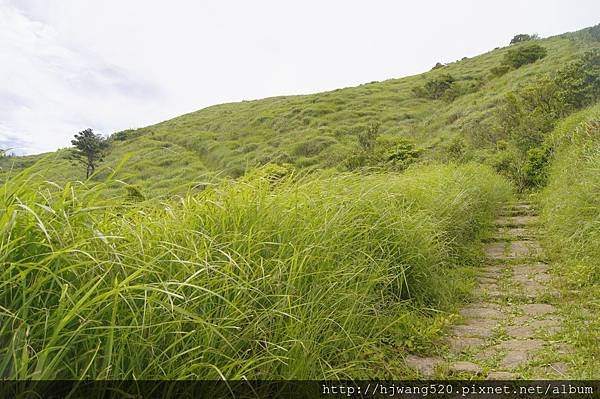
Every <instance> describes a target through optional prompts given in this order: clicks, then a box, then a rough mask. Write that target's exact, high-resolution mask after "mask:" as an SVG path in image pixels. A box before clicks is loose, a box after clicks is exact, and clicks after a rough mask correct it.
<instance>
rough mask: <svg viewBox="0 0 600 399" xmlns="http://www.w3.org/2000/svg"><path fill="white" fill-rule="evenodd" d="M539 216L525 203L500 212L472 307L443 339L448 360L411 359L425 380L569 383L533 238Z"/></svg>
mask: <svg viewBox="0 0 600 399" xmlns="http://www.w3.org/2000/svg"><path fill="white" fill-rule="evenodd" d="M536 223H537V216H536V215H535V211H534V210H533V208H532V207H531V206H530V205H529V204H528V203H518V204H515V205H512V206H507V207H506V208H504V209H503V212H502V216H501V217H500V218H499V219H497V221H496V225H497V227H498V229H497V233H496V236H495V237H494V239H493V240H492V242H489V243H488V244H487V246H486V257H487V260H486V263H485V266H484V267H483V268H482V269H481V271H480V273H479V275H478V277H477V279H478V286H477V288H476V290H475V292H474V299H473V302H472V303H470V304H468V305H467V306H466V307H465V308H463V309H462V310H461V311H460V315H459V322H458V323H457V324H455V325H454V326H453V327H452V328H451V329H450V332H449V334H448V336H447V337H446V342H445V343H446V344H447V346H448V351H447V353H446V354H445V355H444V356H439V357H419V356H408V357H407V358H406V363H407V365H408V366H409V367H412V368H414V369H415V370H416V371H417V372H418V374H419V377H421V378H446V377H451V378H486V379H504V380H507V379H509V380H510V379H519V378H527V379H546V378H550V379H566V378H568V376H569V364H568V359H569V354H570V352H572V348H570V347H569V346H568V345H567V344H565V343H563V342H560V337H559V334H557V333H559V332H560V328H561V324H562V321H563V320H562V318H561V317H560V316H559V315H558V314H557V309H556V308H555V306H554V303H555V302H556V301H557V299H558V296H559V292H558V290H556V289H553V288H552V286H551V280H552V278H551V275H550V274H549V272H548V265H547V264H545V263H544V257H543V253H542V249H541V247H540V245H539V243H538V242H537V241H536V236H535V231H536V229H535V225H536Z"/></svg>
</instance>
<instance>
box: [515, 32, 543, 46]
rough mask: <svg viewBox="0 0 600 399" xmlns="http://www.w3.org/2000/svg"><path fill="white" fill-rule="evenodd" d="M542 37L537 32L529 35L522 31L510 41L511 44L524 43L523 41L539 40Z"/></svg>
mask: <svg viewBox="0 0 600 399" xmlns="http://www.w3.org/2000/svg"><path fill="white" fill-rule="evenodd" d="M539 38H540V37H539V36H538V35H537V33H534V34H533V35H528V34H526V33H520V34H518V35H515V36H514V37H513V38H512V40H511V41H510V44H517V43H522V42H528V41H530V40H537V39H539Z"/></svg>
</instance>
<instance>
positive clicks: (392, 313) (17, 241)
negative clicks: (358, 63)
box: [0, 25, 600, 379]
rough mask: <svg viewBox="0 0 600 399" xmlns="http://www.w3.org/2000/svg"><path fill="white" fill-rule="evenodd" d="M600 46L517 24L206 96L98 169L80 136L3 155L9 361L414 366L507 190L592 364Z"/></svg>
mask: <svg viewBox="0 0 600 399" xmlns="http://www.w3.org/2000/svg"><path fill="white" fill-rule="evenodd" d="M599 48H600V25H598V26H596V27H593V28H588V29H585V30H582V31H579V32H575V33H568V34H564V35H559V36H555V37H551V38H547V39H537V38H536V36H535V35H533V36H530V35H520V37H519V39H518V40H516V43H514V44H512V45H510V46H508V47H505V48H500V49H496V50H494V51H491V52H489V53H486V54H483V55H480V56H478V57H474V58H471V59H463V60H461V61H457V62H454V63H451V64H448V65H442V64H439V65H436V66H435V67H434V69H432V70H431V71H429V72H427V73H425V74H422V75H418V76H411V77H407V78H402V79H394V80H389V81H385V82H374V83H369V84H365V85H361V86H359V87H355V88H346V89H340V90H335V91H332V92H327V93H320V94H314V95H306V96H286V97H277V98H270V99H264V100H257V101H248V102H242V103H236V104H223V105H218V106H214V107H209V108H207V109H204V110H201V111H198V112H194V113H191V114H187V115H183V116H181V117H178V118H175V119H173V120H170V121H166V122H163V123H159V124H157V125H154V126H149V127H145V128H141V129H136V130H129V131H124V132H118V133H115V134H113V135H112V137H111V138H110V140H109V143H110V146H111V152H110V155H109V156H108V158H107V159H106V161H105V163H104V166H103V167H101V170H98V171H96V173H95V174H94V175H93V176H92V177H91V178H89V179H87V180H86V179H85V173H86V170H85V169H83V168H81V167H80V166H77V167H76V166H73V165H71V161H69V157H70V155H72V150H70V149H62V150H59V151H57V152H55V153H51V154H44V155H38V156H29V157H5V158H3V159H1V160H0V165H1V166H2V168H3V169H2V172H1V175H0V176H1V179H2V182H1V184H0V259H1V263H0V265H1V269H0V273H1V276H0V376H2V377H3V378H10V379H53V378H67V379H69V378H74V379H79V378H99V379H124V378H130V379H164V378H170V379H186V378H190V379H198V378H212V379H219V378H229V379H244V378H247V379H278V378H281V379H347V378H390V379H393V378H416V377H419V375H418V374H417V373H416V372H415V371H414V370H412V369H409V368H408V367H406V365H405V362H404V361H405V357H406V355H407V354H409V353H411V354H420V355H423V356H429V355H432V354H438V353H439V352H440V351H441V350H444V349H443V348H442V346H443V345H441V344H440V342H441V341H440V337H441V336H442V335H443V334H444V332H445V331H446V328H447V326H448V325H449V324H451V323H452V322H453V317H454V316H453V315H455V314H456V310H457V308H458V307H459V306H460V305H461V304H463V303H464V302H466V301H468V300H469V299H470V298H471V296H470V295H471V289H472V288H473V285H474V281H475V278H474V277H475V274H476V271H477V268H478V267H479V266H481V264H482V262H483V256H482V245H481V243H482V241H484V240H486V239H488V240H489V239H491V238H490V236H489V234H490V230H491V228H492V226H493V221H494V219H495V217H496V215H497V213H498V209H499V208H500V207H502V206H504V208H505V209H510V204H511V203H513V201H514V193H515V192H520V194H521V195H525V194H532V195H531V196H530V198H534V199H535V200H536V201H537V203H536V205H539V206H540V207H541V209H542V213H543V215H544V216H543V220H544V224H543V226H541V228H542V229H543V230H544V231H545V232H546V233H547V234H546V236H545V240H546V242H545V245H546V247H547V248H548V250H547V251H548V253H549V254H550V256H551V261H552V269H553V272H554V273H555V274H556V275H557V276H560V277H561V279H560V284H563V285H564V287H562V288H563V291H564V295H565V296H564V298H565V301H564V308H565V309H562V310H563V311H564V312H565V314H566V316H565V317H568V318H569V323H571V328H570V330H568V331H567V333H568V334H569V337H570V338H569V340H570V342H572V343H573V344H574V345H575V346H576V347H577V350H578V351H580V353H581V359H582V360H581V364H580V365H578V367H580V369H585V370H588V371H587V375H588V376H590V377H592V378H597V377H598V374H597V372H596V371H595V369H594V368H593V364H594V362H595V363H597V362H596V360H597V359H598V357H599V356H600V353H598V346H597V340H598V338H599V337H598V335H597V331H598V328H597V327H600V325H599V324H598V320H599V319H598V314H600V309H599V307H600V298H599V297H598V295H597V292H598V291H599V290H598V288H599V284H600V280H599V276H600V272H599V270H600V269H599V267H598V265H600V251H599V248H598V242H600V233H599V232H600V228H599V226H600V225H599V223H600V221H599V220H598V215H599V214H600V193H599V192H598V187H599V184H600V181H599V176H600V164H599V161H600V157H599V152H598V148H599V147H598V146H599V145H600V142H599V141H598V137H600V136H599V135H598V133H599V132H598V126H599V120H598V115H600V109H599V108H598V107H599V105H598V101H599V100H600V50H598V49H599ZM561 299H562V298H561ZM582 303H583V304H584V305H581V304H582ZM570 307H572V309H571V308H570ZM581 323H587V324H585V325H589V326H590V328H585V329H582V328H581V325H582V324H581Z"/></svg>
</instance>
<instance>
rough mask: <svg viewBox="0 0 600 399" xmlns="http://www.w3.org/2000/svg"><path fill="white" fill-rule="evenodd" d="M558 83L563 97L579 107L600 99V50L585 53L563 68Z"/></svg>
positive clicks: (573, 105) (565, 100) (571, 106)
mask: <svg viewBox="0 0 600 399" xmlns="http://www.w3.org/2000/svg"><path fill="white" fill-rule="evenodd" d="M556 83H557V85H558V87H559V90H560V93H559V95H560V97H561V99H562V100H563V101H564V102H565V103H566V104H567V105H568V106H569V107H570V108H571V109H579V108H583V107H585V106H588V105H590V104H592V103H594V102H596V101H597V100H598V99H600V50H598V49H595V50H593V51H589V52H587V53H585V54H584V55H583V56H582V57H581V58H580V59H578V60H577V61H575V62H573V63H571V64H568V65H567V66H565V67H564V68H562V69H561V70H560V71H559V72H558V75H557V78H556Z"/></svg>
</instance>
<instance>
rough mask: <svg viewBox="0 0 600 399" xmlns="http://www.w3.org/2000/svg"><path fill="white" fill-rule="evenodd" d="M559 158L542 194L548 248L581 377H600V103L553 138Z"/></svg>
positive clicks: (551, 138) (559, 129)
mask: <svg viewBox="0 0 600 399" xmlns="http://www.w3.org/2000/svg"><path fill="white" fill-rule="evenodd" d="M548 141H549V142H550V143H552V146H553V147H554V148H555V153H556V156H555V159H554V161H553V163H552V167H551V169H550V172H549V181H550V182H549V185H548V186H547V187H546V188H545V190H544V191H543V192H542V194H541V203H542V210H543V216H544V224H545V226H546V227H547V236H546V247H547V251H548V253H549V254H550V255H551V256H552V261H553V262H554V265H555V269H556V271H557V273H558V274H559V275H560V277H561V279H560V281H562V283H563V288H564V290H563V295H564V297H565V305H566V306H568V311H566V312H565V314H567V315H569V318H570V319H569V330H568V334H569V338H570V340H571V342H572V343H573V346H574V347H575V348H577V350H578V353H577V357H576V359H577V361H578V362H579V363H580V364H579V365H578V366H579V368H581V369H583V370H585V375H583V376H582V377H583V378H590V379H593V378H598V377H600V367H598V365H599V364H600V346H599V345H598V343H599V342H600V105H596V106H595V107H593V108H590V109H588V110H585V111H582V112H579V113H577V114H575V115H573V116H571V117H570V118H569V119H567V120H566V121H565V122H564V123H563V124H561V125H560V126H559V127H558V128H557V129H556V130H555V132H554V133H553V135H552V136H551V137H549V139H548Z"/></svg>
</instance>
